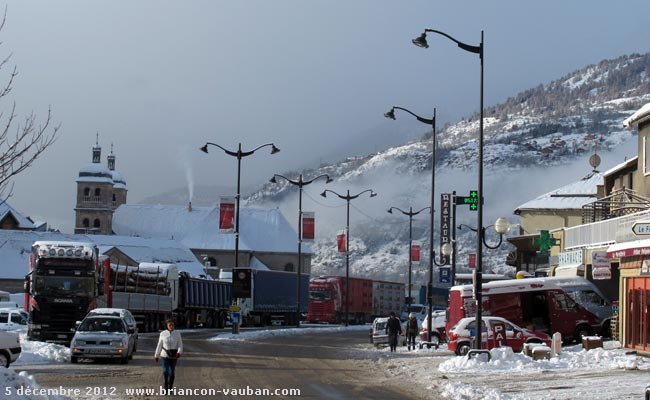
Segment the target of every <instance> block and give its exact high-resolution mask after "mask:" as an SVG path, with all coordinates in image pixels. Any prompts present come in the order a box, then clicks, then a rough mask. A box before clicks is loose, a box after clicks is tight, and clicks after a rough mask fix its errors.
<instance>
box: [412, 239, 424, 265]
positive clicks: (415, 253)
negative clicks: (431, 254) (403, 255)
mask: <svg viewBox="0 0 650 400" xmlns="http://www.w3.org/2000/svg"><path fill="white" fill-rule="evenodd" d="M421 247H422V246H421V245H420V243H415V242H414V243H412V244H411V262H412V263H416V264H417V263H419V262H420V249H421Z"/></svg>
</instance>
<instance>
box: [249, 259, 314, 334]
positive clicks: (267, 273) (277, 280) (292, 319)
mask: <svg viewBox="0 0 650 400" xmlns="http://www.w3.org/2000/svg"><path fill="white" fill-rule="evenodd" d="M250 271H251V297H250V298H243V299H241V303H240V306H241V317H242V325H244V326H264V325H296V324H297V322H298V321H297V320H296V318H300V317H299V316H298V315H297V314H298V313H297V312H296V311H297V310H298V304H297V303H298V301H297V297H296V295H297V293H296V289H297V282H296V281H297V279H298V277H297V274H296V273H295V272H284V271H271V270H261V269H251V270H250ZM308 303H309V275H306V274H301V275H300V314H304V313H306V312H307V310H308Z"/></svg>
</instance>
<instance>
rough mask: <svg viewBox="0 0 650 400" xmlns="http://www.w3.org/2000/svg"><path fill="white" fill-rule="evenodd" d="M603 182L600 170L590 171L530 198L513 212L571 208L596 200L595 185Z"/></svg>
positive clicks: (580, 206)
mask: <svg viewBox="0 0 650 400" xmlns="http://www.w3.org/2000/svg"><path fill="white" fill-rule="evenodd" d="M602 183H603V174H602V173H601V172H596V171H594V172H591V173H590V174H589V175H587V176H585V177H584V178H582V179H580V180H579V181H578V182H574V183H571V184H568V185H565V186H562V187H561V188H559V189H555V190H553V191H550V192H548V193H545V194H543V195H541V196H538V197H537V198H535V199H533V200H530V201H528V202H526V203H524V204H522V205H520V206H519V207H517V209H515V214H519V213H521V211H522V210H550V209H553V210H573V209H580V208H582V206H583V205H585V204H587V203H591V202H593V201H594V200H596V190H597V186H598V185H601V184H602Z"/></svg>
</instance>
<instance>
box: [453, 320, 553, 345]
mask: <svg viewBox="0 0 650 400" xmlns="http://www.w3.org/2000/svg"><path fill="white" fill-rule="evenodd" d="M500 329H503V330H505V334H504V335H503V336H502V335H501V334H498V336H496V337H495V334H494V333H495V330H496V331H497V333H498V332H499V330H500ZM481 332H482V342H481V343H482V345H483V346H482V348H484V349H488V350H491V349H493V348H494V347H499V346H509V347H512V350H513V351H521V350H522V349H523V348H524V344H526V343H540V344H545V345H547V346H550V345H551V337H550V336H549V335H548V334H546V333H544V332H536V331H531V330H528V329H524V328H521V327H519V326H517V325H515V324H513V323H512V322H510V321H508V320H506V319H504V318H500V317H490V316H488V317H483V324H482V327H481ZM475 337H476V318H475V317H468V318H462V319H461V320H460V321H458V323H456V325H454V326H453V327H452V328H451V329H450V330H449V332H447V338H448V344H447V347H448V349H449V350H451V351H453V352H455V353H456V355H466V354H467V352H468V351H469V350H470V349H471V348H472V343H473V342H474V338H475Z"/></svg>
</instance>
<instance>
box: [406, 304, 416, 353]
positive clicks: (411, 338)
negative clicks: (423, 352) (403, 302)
mask: <svg viewBox="0 0 650 400" xmlns="http://www.w3.org/2000/svg"><path fill="white" fill-rule="evenodd" d="M418 331H419V329H418V320H417V318H415V314H413V313H410V314H409V319H408V320H406V344H407V345H408V349H409V350H411V346H412V347H413V350H415V338H416V336H417V335H418Z"/></svg>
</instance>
